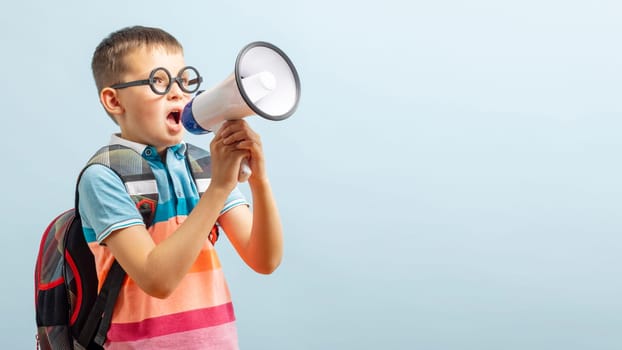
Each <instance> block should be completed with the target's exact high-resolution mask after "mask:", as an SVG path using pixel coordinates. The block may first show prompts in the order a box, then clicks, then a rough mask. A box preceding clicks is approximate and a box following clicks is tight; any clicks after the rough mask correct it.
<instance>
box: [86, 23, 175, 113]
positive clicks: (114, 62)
mask: <svg viewBox="0 0 622 350" xmlns="http://www.w3.org/2000/svg"><path fill="white" fill-rule="evenodd" d="M141 48H163V49H165V50H167V51H169V52H181V53H183V47H182V46H181V44H180V43H179V41H177V39H175V37H173V36H172V35H171V34H169V33H167V32H166V31H164V30H162V29H159V28H152V27H143V26H133V27H126V28H123V29H120V30H118V31H116V32H113V33H111V34H110V35H108V37H106V38H105V39H104V40H102V42H101V43H100V44H99V45H98V46H97V48H96V49H95V52H94V53H93V60H92V61H91V69H92V70H93V78H95V85H96V86H97V92H98V93H99V92H100V91H101V90H102V89H103V88H105V87H107V86H110V85H113V84H116V83H121V81H120V79H121V77H122V76H123V74H124V73H125V72H127V70H128V69H129V67H128V65H127V62H126V61H125V58H126V57H127V56H128V55H129V54H130V53H132V52H133V51H134V50H136V49H141ZM154 68H155V67H154ZM115 122H116V121H115Z"/></svg>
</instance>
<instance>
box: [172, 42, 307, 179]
mask: <svg viewBox="0 0 622 350" xmlns="http://www.w3.org/2000/svg"><path fill="white" fill-rule="evenodd" d="M299 100H300V79H299V78H298V73H297V72H296V68H295V67H294V65H293V64H292V62H291V61H290V59H289V58H288V57H287V55H285V53H284V52H283V51H281V50H280V49H279V48H278V47H276V46H274V45H273V44H270V43H267V42H264V41H256V42H252V43H250V44H248V45H246V46H245V47H244V48H242V50H240V53H239V54H238V57H237V59H236V61H235V69H234V71H233V73H232V74H231V75H229V76H228V77H227V78H226V79H225V80H223V81H222V82H221V83H220V84H218V85H217V86H215V87H214V88H212V89H209V90H207V91H204V92H201V93H199V94H198V95H196V96H195V97H194V98H193V99H192V101H190V102H189V103H188V104H187V105H186V107H185V108H184V111H183V113H182V117H181V121H182V124H183V125H184V127H185V128H186V130H188V131H189V132H191V133H193V134H205V133H208V132H214V133H216V132H218V129H219V128H220V126H221V125H222V123H224V122H225V121H226V120H235V119H241V118H244V117H247V116H250V115H254V114H256V115H258V116H260V117H263V118H265V119H268V120H274V121H279V120H283V119H286V118H289V117H290V116H291V115H292V114H293V113H294V111H295V110H296V107H297V106H298V101H299ZM250 175H251V171H250V167H249V166H248V162H247V160H246V159H245V160H244V161H243V163H242V166H241V167H240V173H239V176H238V181H240V182H244V181H246V180H247V179H248V177H249V176H250Z"/></svg>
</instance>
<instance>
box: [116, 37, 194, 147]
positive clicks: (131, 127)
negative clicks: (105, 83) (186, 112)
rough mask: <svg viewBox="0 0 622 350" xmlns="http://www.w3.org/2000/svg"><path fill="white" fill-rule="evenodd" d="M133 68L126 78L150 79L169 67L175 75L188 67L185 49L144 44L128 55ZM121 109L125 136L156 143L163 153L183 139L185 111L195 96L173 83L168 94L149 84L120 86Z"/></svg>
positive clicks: (147, 143)
mask: <svg viewBox="0 0 622 350" xmlns="http://www.w3.org/2000/svg"><path fill="white" fill-rule="evenodd" d="M125 60H126V63H127V66H128V67H129V70H128V72H127V74H125V76H123V77H122V79H121V80H122V81H124V82H125V81H134V80H142V79H148V78H149V74H150V73H151V71H152V70H153V69H155V68H159V67H163V68H166V69H167V70H168V71H169V72H170V73H171V75H172V76H173V77H174V76H176V75H177V73H178V72H179V71H180V70H181V69H182V68H184V67H185V62H184V57H183V55H182V53H181V52H177V53H171V52H167V51H166V50H165V49H163V48H140V49H137V50H134V51H133V52H131V53H130V54H129V55H128V56H127V57H126V58H125ZM115 91H116V95H117V100H118V104H119V106H120V107H121V108H120V109H119V115H117V118H116V119H117V122H118V123H119V126H120V127H121V136H122V137H123V138H125V139H127V140H130V141H134V142H139V143H142V144H146V145H151V146H154V147H155V148H156V149H157V150H158V152H159V153H162V152H163V151H164V150H165V149H166V148H167V147H169V146H172V145H175V144H178V143H179V142H181V140H182V138H183V135H184V128H183V126H182V124H181V113H182V111H183V109H184V107H185V105H186V104H187V103H188V102H189V101H190V99H191V96H190V94H188V93H185V92H183V91H182V90H181V89H180V87H179V85H178V84H177V83H173V84H172V86H171V88H170V91H169V92H168V93H167V94H166V95H157V94H156V93H154V92H153V91H152V90H151V88H150V87H149V85H142V86H132V87H128V88H125V89H117V90H115Z"/></svg>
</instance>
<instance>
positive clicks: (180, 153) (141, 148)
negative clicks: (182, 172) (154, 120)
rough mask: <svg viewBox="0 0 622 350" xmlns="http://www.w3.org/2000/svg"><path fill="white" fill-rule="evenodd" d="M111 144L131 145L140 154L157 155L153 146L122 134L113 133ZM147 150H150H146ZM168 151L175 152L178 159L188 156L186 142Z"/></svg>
mask: <svg viewBox="0 0 622 350" xmlns="http://www.w3.org/2000/svg"><path fill="white" fill-rule="evenodd" d="M109 144H110V145H122V146H125V147H129V148H131V149H133V150H135V151H136V152H138V154H142V155H143V156H145V155H146V154H147V153H148V154H147V155H151V154H152V155H153V156H155V155H157V153H156V152H155V149H154V147H153V146H147V145H143V144H142V143H138V142H134V141H130V140H126V139H124V138H122V137H121V134H112V136H110V142H109ZM146 150H150V151H147V152H145V151H146ZM167 151H172V152H174V153H175V157H176V158H177V159H183V158H184V157H185V156H186V142H184V141H181V143H178V144H176V145H174V146H171V147H169V148H168V149H167Z"/></svg>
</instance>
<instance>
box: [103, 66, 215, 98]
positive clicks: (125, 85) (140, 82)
mask: <svg viewBox="0 0 622 350" xmlns="http://www.w3.org/2000/svg"><path fill="white" fill-rule="evenodd" d="M188 69H191V70H193V71H194V72H195V73H197V77H196V79H195V80H198V83H197V84H196V89H192V90H188V89H186V88H185V87H184V84H183V82H182V79H183V78H182V77H181V76H180V75H181V73H182V72H184V71H186V70H188ZM159 70H163V71H164V72H165V73H166V75H168V77H169V80H168V86H167V87H166V89H165V90H164V91H162V92H160V91H158V90H156V88H155V87H154V85H155V82H154V79H155V74H156V72H158V71H159ZM173 82H177V85H178V86H179V88H180V89H181V91H183V92H185V93H187V94H192V93H195V92H197V91H198V90H199V87H200V86H201V83H202V82H203V77H202V76H201V74H200V73H199V70H198V69H196V68H194V67H193V66H185V67H183V68H182V69H180V70H179V72H178V73H177V76H175V77H173V76H172V75H171V72H169V71H168V69H166V68H164V67H157V68H154V69H153V70H152V71H151V73H149V79H141V80H134V81H128V82H126V83H118V84H114V85H110V86H109V87H110V88H111V89H125V88H128V87H132V86H142V85H149V87H150V88H151V91H153V92H154V93H155V94H156V95H162V96H163V95H166V94H168V93H169V91H171V87H173Z"/></svg>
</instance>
